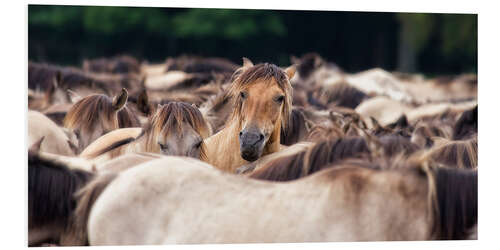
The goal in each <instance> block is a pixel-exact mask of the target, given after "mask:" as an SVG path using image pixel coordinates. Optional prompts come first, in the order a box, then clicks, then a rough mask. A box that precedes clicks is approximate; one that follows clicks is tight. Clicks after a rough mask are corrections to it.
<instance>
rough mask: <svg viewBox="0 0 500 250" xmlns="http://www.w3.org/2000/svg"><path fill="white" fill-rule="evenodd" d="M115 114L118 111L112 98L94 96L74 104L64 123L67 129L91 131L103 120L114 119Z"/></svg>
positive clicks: (100, 95) (99, 95)
mask: <svg viewBox="0 0 500 250" xmlns="http://www.w3.org/2000/svg"><path fill="white" fill-rule="evenodd" d="M97 112H99V113H97ZM114 114H116V110H115V108H114V107H113V103H112V100H111V98H109V97H108V96H106V95H102V94H94V95H90V96H87V97H84V98H82V99H81V100H79V101H78V102H76V103H75V104H73V106H72V107H71V109H70V110H69V111H68V112H67V113H66V117H65V118H64V122H63V123H64V127H66V128H70V129H76V128H80V129H84V130H89V129H92V128H93V127H94V126H95V125H96V124H98V123H100V122H101V121H102V119H103V118H107V119H112V118H113V115H114ZM122 115H123V113H122ZM122 118H123V117H122Z"/></svg>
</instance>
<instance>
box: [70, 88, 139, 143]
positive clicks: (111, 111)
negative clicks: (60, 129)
mask: <svg viewBox="0 0 500 250" xmlns="http://www.w3.org/2000/svg"><path fill="white" fill-rule="evenodd" d="M127 98H128V93H127V91H126V90H125V89H122V91H121V92H120V94H118V95H116V96H115V97H114V98H113V99H111V98H109V97H108V96H106V95H101V94H95V95H90V96H87V97H84V98H82V99H81V100H80V101H78V102H76V103H75V104H74V105H73V106H72V107H71V109H70V110H69V111H68V113H67V114H66V117H65V118H64V127H65V128H68V129H70V130H71V131H73V132H74V133H75V134H76V135H77V136H78V139H79V145H78V149H79V151H78V152H81V151H82V150H83V149H84V148H85V147H87V146H88V145H89V144H90V143H92V142H93V141H94V140H96V139H97V138H99V137H100V136H101V135H103V134H106V133H107V132H109V131H112V130H115V129H117V128H120V127H138V126H140V124H139V121H138V120H137V117H135V115H134V114H132V113H131V112H130V111H129V110H128V109H127V108H126V107H125V104H126V102H127Z"/></svg>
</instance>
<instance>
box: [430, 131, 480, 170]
mask: <svg viewBox="0 0 500 250" xmlns="http://www.w3.org/2000/svg"><path fill="white" fill-rule="evenodd" d="M434 140H435V145H434V146H433V147H432V148H431V149H430V151H429V152H428V156H429V157H430V158H432V159H434V161H436V162H439V163H441V164H445V165H447V166H449V167H453V168H460V169H462V168H465V169H472V168H476V167H477V137H474V138H471V139H467V140H447V139H444V138H434Z"/></svg>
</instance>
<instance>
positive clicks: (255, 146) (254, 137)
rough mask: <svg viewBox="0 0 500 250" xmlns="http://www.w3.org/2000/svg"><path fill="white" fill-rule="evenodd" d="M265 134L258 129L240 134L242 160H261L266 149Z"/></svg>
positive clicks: (245, 130)
mask: <svg viewBox="0 0 500 250" xmlns="http://www.w3.org/2000/svg"><path fill="white" fill-rule="evenodd" d="M264 138H265V137H264V134H262V133H261V132H260V131H258V130H257V129H248V130H247V129H244V130H242V131H241V132H240V152H241V158H243V159H245V160H246V161H250V162H252V161H255V160H257V159H259V157H260V155H261V154H262V149H263V148H264Z"/></svg>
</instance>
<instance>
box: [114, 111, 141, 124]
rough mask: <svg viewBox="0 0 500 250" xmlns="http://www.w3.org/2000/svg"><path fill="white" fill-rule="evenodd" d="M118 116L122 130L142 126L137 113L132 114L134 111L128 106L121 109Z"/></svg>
mask: <svg viewBox="0 0 500 250" xmlns="http://www.w3.org/2000/svg"><path fill="white" fill-rule="evenodd" d="M116 116H117V118H118V127H120V128H134V127H140V126H141V122H140V121H139V118H137V116H136V115H135V113H134V112H132V110H131V109H130V108H129V107H127V106H124V107H123V108H122V109H120V111H118V113H117V114H116Z"/></svg>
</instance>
